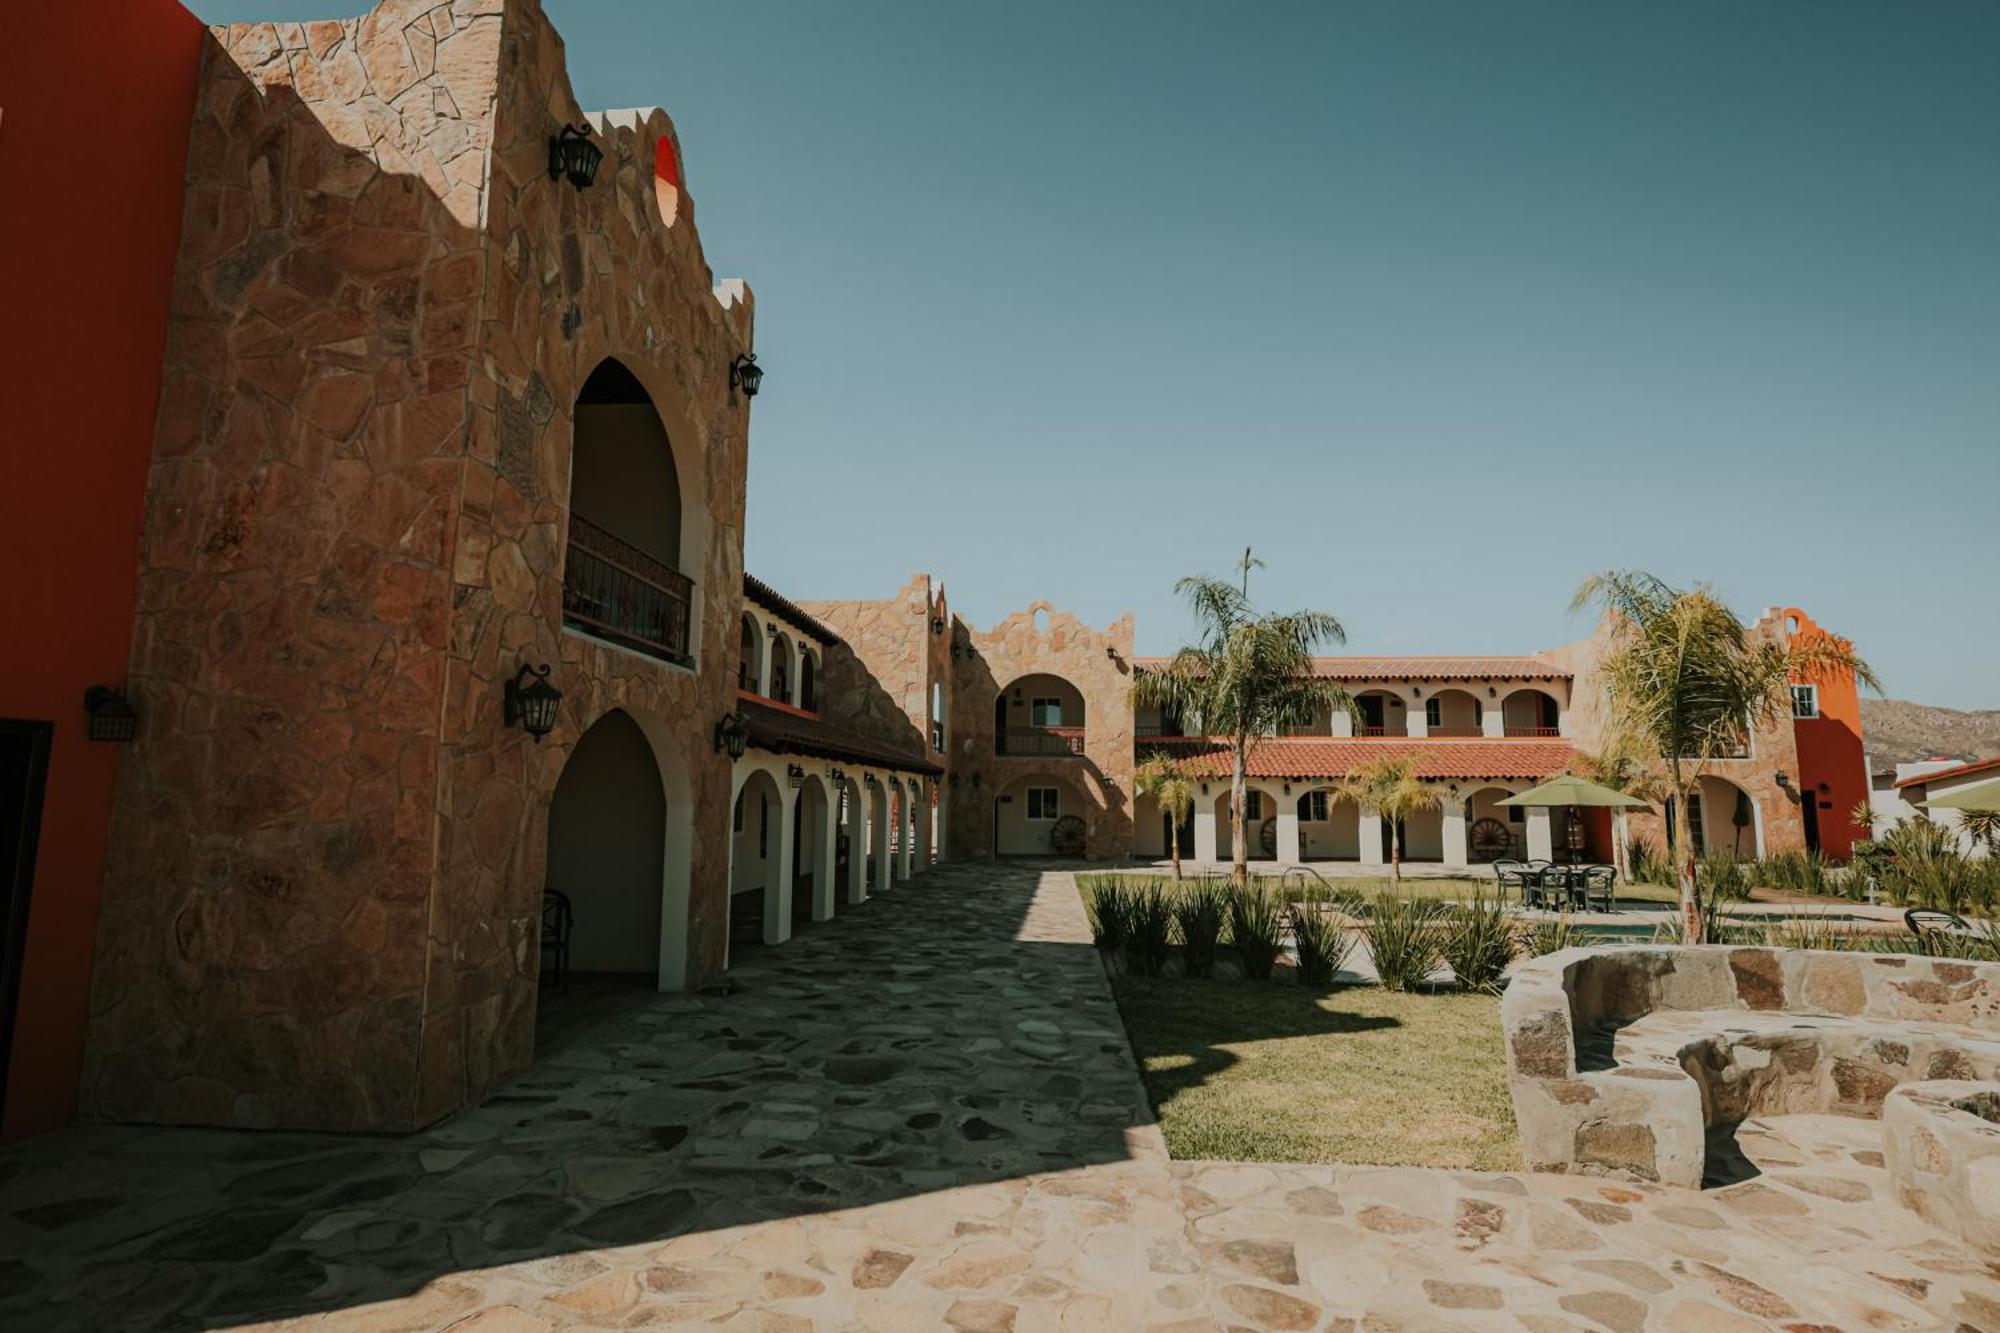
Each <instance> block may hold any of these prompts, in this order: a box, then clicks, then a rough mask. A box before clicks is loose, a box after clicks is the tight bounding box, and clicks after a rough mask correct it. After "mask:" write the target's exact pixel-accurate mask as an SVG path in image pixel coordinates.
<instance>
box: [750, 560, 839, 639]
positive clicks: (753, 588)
mask: <svg viewBox="0 0 2000 1333" xmlns="http://www.w3.org/2000/svg"><path fill="white" fill-rule="evenodd" d="M743 595H744V596H745V597H746V598H748V599H749V600H751V601H753V602H755V603H756V604H757V605H759V606H761V607H763V608H764V609H765V610H766V611H769V612H770V613H771V614H772V615H775V616H776V617H777V618H778V619H780V620H782V621H784V622H785V623H786V624H788V625H790V626H791V627H792V628H793V629H797V630H803V631H804V632H805V633H806V635H807V637H809V638H814V639H818V640H819V641H820V642H821V643H839V642H840V641H841V639H840V636H839V635H838V634H835V633H834V632H833V631H832V630H830V629H828V628H827V627H826V626H825V625H822V624H821V623H820V622H819V621H818V620H816V619H814V618H813V617H812V616H809V615H807V614H806V613H805V612H804V611H802V610H800V609H799V607H798V604H797V603H796V602H794V601H792V599H791V598H789V597H787V596H785V594H783V593H781V592H779V591H778V590H777V589H776V588H773V587H772V586H771V585H770V584H768V583H766V582H764V580H762V579H760V578H758V577H757V576H756V575H755V574H752V573H751V572H750V571H749V570H747V569H746V570H744V571H743Z"/></svg>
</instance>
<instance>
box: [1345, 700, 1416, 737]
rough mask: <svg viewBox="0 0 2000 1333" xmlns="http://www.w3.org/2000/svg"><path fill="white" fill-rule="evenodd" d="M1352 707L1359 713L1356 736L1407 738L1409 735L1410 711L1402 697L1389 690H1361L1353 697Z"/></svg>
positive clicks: (1355, 730)
mask: <svg viewBox="0 0 2000 1333" xmlns="http://www.w3.org/2000/svg"><path fill="white" fill-rule="evenodd" d="M1354 706H1355V708H1356V709H1357V710H1358V711H1359V712H1360V714H1361V717H1360V720H1359V721H1358V722H1357V723H1356V725H1355V728H1354V734H1355V735H1357V736H1407V735H1409V734H1410V710H1409V706H1408V705H1407V704H1405V703H1404V702H1403V696H1402V695H1400V694H1395V693H1393V692H1391V691H1389V690H1363V691H1361V693H1359V694H1357V695H1355V696H1354Z"/></svg>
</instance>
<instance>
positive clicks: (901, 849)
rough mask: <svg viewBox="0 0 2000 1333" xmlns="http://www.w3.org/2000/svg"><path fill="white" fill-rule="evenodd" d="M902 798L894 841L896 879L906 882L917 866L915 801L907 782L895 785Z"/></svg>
mask: <svg viewBox="0 0 2000 1333" xmlns="http://www.w3.org/2000/svg"><path fill="white" fill-rule="evenodd" d="M896 791H897V793H898V795H900V796H901V797H902V800H901V802H900V805H901V808H900V809H899V810H897V812H896V822H897V823H898V824H899V825H900V826H901V827H900V829H899V831H898V837H897V839H896V842H897V844H898V845H897V848H896V878H897V879H899V880H907V879H908V878H909V877H910V876H911V875H913V874H915V873H916V865H917V800H916V797H914V796H912V795H911V794H910V784H909V783H907V782H902V783H898V784H897V785H896Z"/></svg>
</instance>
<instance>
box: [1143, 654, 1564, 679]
mask: <svg viewBox="0 0 2000 1333" xmlns="http://www.w3.org/2000/svg"><path fill="white" fill-rule="evenodd" d="M1171 660H1172V659H1171V658H1165V657H1135V658H1133V659H1132V661H1133V665H1135V666H1137V667H1138V668H1139V669H1140V670H1141V671H1144V670H1147V669H1149V668H1153V667H1163V666H1165V665H1166V664H1167V663H1168V662H1169V661H1171ZM1313 674H1314V675H1315V676H1320V677H1323V678H1325V679H1327V680H1385V679H1386V680H1404V679H1408V680H1480V679H1485V678H1488V677H1491V678H1494V679H1499V680H1507V679H1516V680H1568V679H1570V678H1571V676H1572V675H1573V674H1574V673H1573V672H1569V671H1565V670H1563V668H1561V667H1559V666H1555V665H1552V664H1551V663H1548V662H1544V661H1543V660H1542V659H1541V658H1539V657H1315V658H1314V659H1313Z"/></svg>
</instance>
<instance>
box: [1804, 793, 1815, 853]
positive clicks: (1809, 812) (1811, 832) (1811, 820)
mask: <svg viewBox="0 0 2000 1333" xmlns="http://www.w3.org/2000/svg"><path fill="white" fill-rule="evenodd" d="M1799 813H1800V814H1801V815H1803V816H1805V821H1806V850H1807V851H1809V852H1816V851H1818V850H1819V797H1818V796H1816V795H1815V794H1813V793H1812V792H1810V791H1808V792H1807V793H1806V797H1805V799H1804V800H1803V801H1801V802H1799Z"/></svg>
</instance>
